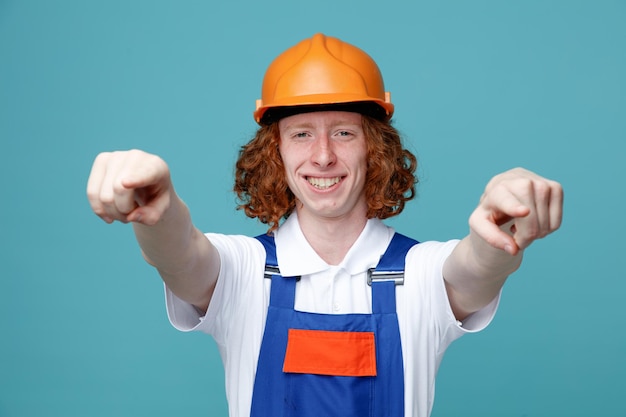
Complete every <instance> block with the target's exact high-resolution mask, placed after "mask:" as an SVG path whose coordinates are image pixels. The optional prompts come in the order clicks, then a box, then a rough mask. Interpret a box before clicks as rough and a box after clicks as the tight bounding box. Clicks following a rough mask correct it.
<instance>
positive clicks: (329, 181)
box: [306, 177, 341, 190]
mask: <svg viewBox="0 0 626 417" xmlns="http://www.w3.org/2000/svg"><path fill="white" fill-rule="evenodd" d="M306 180H307V181H308V182H309V184H311V185H312V186H313V187H315V188H317V189H318V190H326V189H328V188H330V187H332V186H333V185H335V184H337V183H339V182H340V181H341V177H333V178H315V177H307V178H306Z"/></svg>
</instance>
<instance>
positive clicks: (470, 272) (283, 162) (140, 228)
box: [87, 34, 563, 417]
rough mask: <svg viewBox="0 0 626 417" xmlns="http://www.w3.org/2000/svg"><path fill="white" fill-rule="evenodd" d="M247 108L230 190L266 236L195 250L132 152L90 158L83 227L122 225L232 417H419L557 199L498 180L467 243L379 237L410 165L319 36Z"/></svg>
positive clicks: (368, 76)
mask: <svg viewBox="0 0 626 417" xmlns="http://www.w3.org/2000/svg"><path fill="white" fill-rule="evenodd" d="M262 97H263V98H262V100H259V101H258V102H257V110H256V112H255V113H254V116H255V119H256V121H257V122H258V123H259V124H260V125H261V127H260V128H259V130H258V131H257V134H256V136H255V138H253V139H252V140H251V141H250V142H249V143H248V144H247V145H245V146H244V147H243V148H242V150H241V153H240V156H239V160H238V162H237V172H236V180H235V191H236V192H237V194H238V196H239V198H240V200H241V203H242V204H241V206H240V208H242V209H244V210H245V212H246V214H247V215H248V216H250V217H256V218H258V219H259V220H261V221H262V222H264V223H266V224H268V225H269V234H268V236H261V237H258V238H251V237H244V236H231V235H221V234H211V233H208V234H203V233H202V232H200V231H199V230H198V229H196V228H195V227H194V226H193V223H192V221H191V217H190V215H189V212H188V210H187V207H186V206H185V204H184V203H183V202H182V200H181V199H180V198H179V197H178V196H177V194H176V192H175V190H174V187H173V185H172V182H171V179H170V174H169V170H168V166H167V165H166V163H165V162H164V161H163V160H162V159H160V158H159V157H157V156H155V155H150V154H147V153H145V152H142V151H138V150H133V151H126V152H112V153H103V154H100V155H99V156H98V157H97V158H96V160H95V162H94V165H93V168H92V172H91V175H90V178H89V183H88V190H87V193H88V197H89V200H90V203H91V205H92V208H93V210H94V212H95V213H96V214H97V215H98V216H100V217H101V218H102V219H103V220H104V221H106V222H107V223H111V222H113V221H116V220H117V221H121V222H130V223H132V224H133V227H134V231H135V234H136V237H137V240H138V242H139V244H140V246H141V248H142V250H143V254H144V257H145V259H146V260H147V261H148V262H149V263H150V264H152V265H153V266H154V267H156V268H157V270H158V272H159V274H160V275H161V277H162V278H163V280H164V282H165V285H166V293H167V306H168V313H169V317H170V320H171V321H172V323H173V324H174V325H175V326H176V327H177V328H179V329H181V330H200V331H204V332H206V333H209V334H211V335H212V336H213V337H214V338H215V340H216V341H217V344H218V346H219V349H220V352H221V355H222V359H223V361H224V367H225V372H226V393H227V396H228V402H229V410H230V415H231V416H238V417H242V416H250V415H251V416H283V415H285V416H317V417H319V416H342V417H345V416H363V415H369V416H382V415H385V416H394V417H401V416H427V415H429V413H430V410H431V408H432V403H433V396H434V379H435V375H436V372H437V368H438V366H439V363H440V361H441V359H442V356H443V353H444V351H445V349H446V348H447V346H448V345H449V344H450V343H451V342H452V341H453V340H455V339H456V338H458V337H460V336H461V335H462V334H464V333H466V332H473V331H478V330H480V329H482V328H484V327H485V326H486V325H487V324H488V323H489V321H490V320H491V318H492V316H493V314H494V313H495V309H496V306H497V302H498V298H499V297H498V296H499V292H500V289H501V287H502V285H503V284H504V282H505V280H506V278H507V276H508V275H509V274H511V273H512V272H513V271H515V270H516V269H517V268H518V267H519V265H520V262H521V260H522V254H523V252H524V250H525V249H526V248H527V247H528V246H529V245H530V244H531V243H532V242H533V241H534V240H536V239H539V238H542V237H544V236H546V235H548V234H549V233H551V232H553V231H554V230H556V229H557V228H558V227H559V225H560V222H561V216H562V200H563V194H562V189H561V186H560V185H559V184H558V183H556V182H554V181H551V180H548V179H545V178H542V177H540V176H538V175H536V174H534V173H532V172H529V171H526V170H523V169H521V168H517V169H513V170H511V171H507V172H505V173H503V174H500V175H498V176H496V177H494V178H493V179H492V180H491V181H490V182H489V184H488V185H487V187H486V189H485V192H484V194H483V196H482V198H481V200H480V204H479V205H478V207H477V208H476V210H475V211H474V212H473V213H472V215H471V217H470V220H469V224H470V233H469V235H468V236H467V237H465V238H464V239H463V240H461V241H450V242H425V243H420V244H417V242H414V241H412V240H410V239H408V238H405V237H402V236H398V235H397V234H395V232H394V231H393V230H392V229H391V228H389V227H387V226H385V225H384V224H383V223H382V221H381V220H382V219H385V218H388V217H390V216H394V215H397V214H399V213H400V212H401V211H402V209H403V208H404V204H405V202H406V201H408V200H410V199H411V198H413V195H414V185H415V181H416V179H415V176H414V172H415V169H416V161H415V157H414V156H413V155H412V154H411V153H410V152H408V151H407V150H405V149H404V148H403V147H402V144H401V141H400V137H399V135H398V132H397V131H396V130H395V129H394V128H393V126H392V125H391V124H390V122H389V120H390V119H391V116H392V114H393V105H392V104H391V102H390V97H389V94H388V93H385V91H384V87H383V80H382V77H381V75H380V72H379V70H378V67H377V66H376V64H375V62H374V61H373V60H372V59H371V58H370V57H369V56H368V55H367V54H366V53H365V52H363V51H361V50H360V49H358V48H356V47H354V46H352V45H350V44H347V43H345V42H342V41H340V40H338V39H336V38H330V37H325V36H324V35H321V34H317V35H315V36H313V38H311V39H306V40H304V41H302V42H300V43H299V44H297V45H295V46H294V47H292V48H289V49H288V50H287V51H285V52H284V53H283V54H281V55H280V56H279V57H278V58H277V59H276V60H275V61H274V62H273V63H272V64H271V65H270V67H269V68H268V70H267V73H266V75H265V78H264V82H263V93H262ZM283 219H285V220H284V221H283ZM270 235H271V236H270ZM388 248H389V250H388ZM266 264H267V265H269V266H268V267H267V268H266ZM390 270H391V271H390ZM372 271H374V272H372ZM264 276H265V278H264Z"/></svg>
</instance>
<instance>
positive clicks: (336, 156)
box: [278, 111, 367, 221]
mask: <svg viewBox="0 0 626 417" xmlns="http://www.w3.org/2000/svg"><path fill="white" fill-rule="evenodd" d="M278 127H279V130H280V147H279V149H280V154H281V157H282V159H283V163H284V165H285V171H286V176H287V183H288V184H289V188H290V189H291V191H292V192H293V193H294V195H295V196H296V198H297V200H298V201H297V202H296V210H297V212H298V216H299V218H303V216H314V217H318V218H327V219H330V218H340V219H345V218H350V217H353V218H355V219H359V220H360V221H362V219H363V218H365V216H366V213H367V202H366V201H365V195H364V192H363V190H364V187H365V178H366V172H367V145H366V141H365V135H364V133H363V127H362V125H361V115H360V114H358V113H352V112H343V111H323V112H313V113H302V114H296V115H294V116H289V117H285V118H284V119H281V120H280V122H279V123H278Z"/></svg>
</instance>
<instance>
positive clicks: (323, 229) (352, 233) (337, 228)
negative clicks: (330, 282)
mask: <svg viewBox="0 0 626 417" xmlns="http://www.w3.org/2000/svg"><path fill="white" fill-rule="evenodd" d="M303 217H304V218H303ZM303 217H301V216H300V214H298V221H299V223H300V228H301V230H302V233H303V234H304V237H305V238H306V239H307V241H308V242H309V244H310V245H311V247H312V248H313V250H315V252H316V253H317V254H318V255H319V256H320V258H322V259H323V260H324V261H325V262H326V263H328V264H329V265H338V264H339V263H341V261H342V260H343V258H345V256H346V254H347V253H348V251H349V250H350V248H351V247H352V245H353V244H354V242H356V240H357V239H358V238H359V236H360V235H361V232H362V231H363V229H364V228H365V225H366V224H367V217H365V216H364V215H363V216H358V217H355V218H352V219H347V218H315V219H313V218H310V217H307V216H303Z"/></svg>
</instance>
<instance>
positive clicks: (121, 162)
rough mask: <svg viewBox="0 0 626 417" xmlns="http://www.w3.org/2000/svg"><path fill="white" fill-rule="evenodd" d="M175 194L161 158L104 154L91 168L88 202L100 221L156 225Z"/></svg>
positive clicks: (137, 153)
mask: <svg viewBox="0 0 626 417" xmlns="http://www.w3.org/2000/svg"><path fill="white" fill-rule="evenodd" d="M173 192H174V190H173V187H172V181H171V177H170V171H169V168H168V166H167V164H166V163H165V161H163V160H162V159H161V158H159V157H158V156H156V155H152V154H149V153H146V152H143V151H139V150H130V151H116V152H103V153H101V154H99V155H98V156H97V157H96V159H95V161H94V163H93V166H92V168H91V174H90V175H89V181H88V183H87V198H88V199H89V203H90V204H91V208H92V209H93V211H94V213H96V214H97V215H98V216H99V217H100V218H101V219H102V220H104V221H105V222H107V223H112V222H114V221H115V220H117V221H120V222H123V223H128V222H134V223H141V224H144V225H147V226H152V225H155V224H156V223H158V222H159V220H160V219H161V218H162V216H163V214H164V213H165V211H166V210H167V209H168V208H169V206H170V203H171V200H172V194H173Z"/></svg>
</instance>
